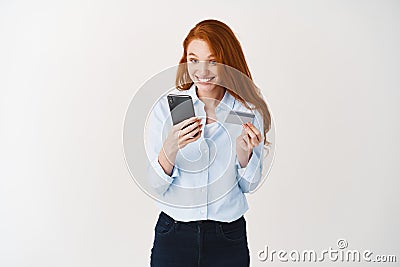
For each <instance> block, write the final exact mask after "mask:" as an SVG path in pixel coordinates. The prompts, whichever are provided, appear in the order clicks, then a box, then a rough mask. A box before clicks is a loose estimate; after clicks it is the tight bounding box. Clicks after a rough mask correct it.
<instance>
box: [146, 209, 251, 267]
mask: <svg viewBox="0 0 400 267" xmlns="http://www.w3.org/2000/svg"><path fill="white" fill-rule="evenodd" d="M154 231H155V237H154V243H153V248H152V249H151V264H150V265H151V266H152V267H180V266H182V267H192V266H193V267H194V266H204V267H214V266H215V267H224V266H229V267H248V266H249V265H250V255H249V249H248V246H247V234H246V220H245V219H244V217H243V216H242V217H241V218H239V219H237V220H236V221H233V222H230V223H226V222H218V221H211V220H206V221H193V222H180V221H176V220H174V219H173V218H171V217H170V216H168V215H167V214H165V213H164V212H161V213H160V215H159V217H158V221H157V224H156V226H155V229H154Z"/></svg>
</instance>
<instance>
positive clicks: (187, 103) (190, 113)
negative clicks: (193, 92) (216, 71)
mask: <svg viewBox="0 0 400 267" xmlns="http://www.w3.org/2000/svg"><path fill="white" fill-rule="evenodd" d="M167 98H168V105H169V110H170V112H171V118H172V123H173V125H176V124H178V123H180V122H182V121H184V120H186V119H189V118H191V117H194V116H196V114H195V113H194V107H193V101H192V97H191V96H189V95H174V94H169V95H167ZM189 125H190V124H189ZM189 125H186V126H185V127H187V126H189ZM185 127H184V128H185ZM197 135H198V133H197V134H195V135H194V137H196V136H197Z"/></svg>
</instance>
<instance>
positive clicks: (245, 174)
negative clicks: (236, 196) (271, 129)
mask: <svg viewBox="0 0 400 267" xmlns="http://www.w3.org/2000/svg"><path fill="white" fill-rule="evenodd" d="M254 113H255V115H256V116H255V117H254V119H253V122H252V123H253V125H254V126H255V127H256V128H257V129H258V130H259V131H260V132H261V133H262V134H263V132H264V131H263V130H264V123H263V118H262V116H261V115H260V113H259V112H258V111H257V110H254ZM263 148H264V142H261V143H260V144H259V145H258V146H256V147H254V148H253V153H252V155H251V157H250V159H249V162H248V163H247V165H246V167H243V168H242V167H241V166H240V163H239V160H238V158H237V155H236V159H235V166H236V178H237V180H238V184H239V187H240V189H241V190H242V192H243V193H249V192H251V191H253V190H254V189H256V187H257V186H258V184H259V183H260V181H261V176H262V167H263V155H264V149H263Z"/></svg>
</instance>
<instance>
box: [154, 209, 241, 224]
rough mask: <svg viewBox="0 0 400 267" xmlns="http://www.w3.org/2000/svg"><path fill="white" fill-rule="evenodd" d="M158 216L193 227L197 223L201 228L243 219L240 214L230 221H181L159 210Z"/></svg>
mask: <svg viewBox="0 0 400 267" xmlns="http://www.w3.org/2000/svg"><path fill="white" fill-rule="evenodd" d="M160 216H162V217H164V218H166V219H167V220H169V221H171V222H174V223H179V224H183V225H186V226H193V227H197V226H198V225H199V226H201V227H202V228H209V227H210V228H211V227H215V225H216V224H219V225H224V224H229V225H233V224H237V223H240V222H241V221H242V220H244V217H243V216H241V217H240V218H239V219H237V220H235V221H232V222H221V221H214V220H198V221H189V222H183V221H178V220H175V219H174V218H172V217H171V216H169V215H168V214H166V213H165V212H163V211H162V212H161V213H160Z"/></svg>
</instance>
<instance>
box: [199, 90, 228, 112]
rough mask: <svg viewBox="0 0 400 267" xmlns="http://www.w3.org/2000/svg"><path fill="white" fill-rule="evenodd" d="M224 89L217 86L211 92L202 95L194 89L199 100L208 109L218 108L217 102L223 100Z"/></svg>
mask: <svg viewBox="0 0 400 267" xmlns="http://www.w3.org/2000/svg"><path fill="white" fill-rule="evenodd" d="M225 90H226V89H225V88H223V87H221V86H218V87H217V88H215V89H214V90H213V91H212V92H208V93H204V92H200V91H199V90H197V88H196V93H197V96H198V97H199V99H200V100H201V101H202V102H203V103H204V104H205V105H206V106H207V107H210V108H215V107H216V106H218V104H219V102H220V101H221V100H222V98H224V95H225Z"/></svg>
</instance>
